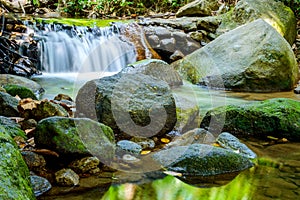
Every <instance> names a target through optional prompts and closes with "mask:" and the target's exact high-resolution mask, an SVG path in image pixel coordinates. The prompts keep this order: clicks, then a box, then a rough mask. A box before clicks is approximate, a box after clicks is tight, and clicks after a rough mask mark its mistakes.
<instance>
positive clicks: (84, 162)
mask: <svg viewBox="0 0 300 200" xmlns="http://www.w3.org/2000/svg"><path fill="white" fill-rule="evenodd" d="M99 164H100V160H99V159H98V158H97V157H85V158H82V159H79V160H75V161H73V162H71V163H70V164H69V167H70V168H71V169H73V170H74V171H75V172H77V173H86V172H91V171H93V170H94V169H96V168H98V166H99Z"/></svg>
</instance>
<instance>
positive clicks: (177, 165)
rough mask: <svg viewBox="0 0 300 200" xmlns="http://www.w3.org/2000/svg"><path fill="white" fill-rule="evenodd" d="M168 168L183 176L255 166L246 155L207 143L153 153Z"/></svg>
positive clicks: (211, 173) (218, 173)
mask: <svg viewBox="0 0 300 200" xmlns="http://www.w3.org/2000/svg"><path fill="white" fill-rule="evenodd" d="M153 158H154V160H156V161H157V162H158V163H159V164H161V165H162V166H164V167H165V168H166V169H167V170H170V171H173V172H177V173H181V174H182V175H183V176H214V175H220V174H227V173H235V172H238V171H242V170H245V169H247V168H250V167H252V166H253V163H252V162H251V161H250V160H249V159H248V158H246V157H244V156H242V155H239V154H236V153H234V152H232V151H229V150H226V149H223V148H219V147H214V146H210V145H207V144H192V145H189V146H177V147H172V148H170V149H167V150H162V151H159V152H157V153H155V154H154V155H153Z"/></svg>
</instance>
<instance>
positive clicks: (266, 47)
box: [172, 19, 298, 92]
mask: <svg viewBox="0 0 300 200" xmlns="http://www.w3.org/2000/svg"><path fill="white" fill-rule="evenodd" d="M236 38H239V39H238V40H236ZM225 50H226V51H225ZM172 66H174V68H175V69H178V70H179V72H180V73H181V74H182V75H183V78H184V79H186V80H188V81H191V82H192V83H200V84H204V85H206V86H208V87H212V88H224V87H225V88H226V89H228V90H235V91H249V92H271V91H272V92H273V91H284V90H291V89H292V88H293V87H294V85H295V83H296V81H298V66H297V63H296V59H295V55H294V53H293V51H292V49H291V47H290V45H289V44H288V43H287V42H286V40H284V39H283V38H282V36H281V35H280V34H278V32H277V31H276V30H275V29H274V28H273V27H271V26H270V25H269V24H268V23H266V22H265V21H264V20H262V19H259V20H256V21H254V22H252V23H250V24H247V25H244V26H241V27H239V28H236V29H234V30H232V31H230V32H227V33H225V34H223V35H221V36H219V37H218V38H217V39H215V40H214V41H212V42H210V43H209V44H207V45H206V46H205V47H203V48H201V49H199V50H197V51H195V52H194V53H192V54H190V55H188V56H186V57H185V58H183V59H182V60H179V61H177V62H175V63H172Z"/></svg>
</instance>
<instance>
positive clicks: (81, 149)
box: [34, 117, 115, 162]
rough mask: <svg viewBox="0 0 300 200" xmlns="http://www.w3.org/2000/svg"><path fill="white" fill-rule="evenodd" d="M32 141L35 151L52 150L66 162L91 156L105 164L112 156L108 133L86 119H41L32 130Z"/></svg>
mask: <svg viewBox="0 0 300 200" xmlns="http://www.w3.org/2000/svg"><path fill="white" fill-rule="evenodd" d="M34 140H35V143H36V146H37V147H38V148H46V149H50V150H53V151H55V152H57V153H58V154H59V155H60V157H63V158H68V159H71V158H72V159H76V158H82V157H86V156H91V155H94V156H97V157H98V158H99V160H101V161H102V162H105V161H110V160H111V159H112V158H113V156H114V152H115V144H114V134H113V131H112V129H111V128H109V127H108V126H105V125H104V124H101V123H98V122H96V121H93V120H91V119H87V118H67V117H49V118H46V119H43V120H41V121H40V122H39V123H38V125H37V127H36V132H35V135H34Z"/></svg>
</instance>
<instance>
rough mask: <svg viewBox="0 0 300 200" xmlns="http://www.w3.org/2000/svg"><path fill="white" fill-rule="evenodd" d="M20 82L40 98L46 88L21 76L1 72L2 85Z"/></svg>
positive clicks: (0, 80) (19, 83) (0, 82)
mask: <svg viewBox="0 0 300 200" xmlns="http://www.w3.org/2000/svg"><path fill="white" fill-rule="evenodd" d="M8 84H18V85H22V86H24V87H27V88H29V89H30V90H31V91H32V92H33V93H34V94H35V95H36V96H37V97H38V98H39V97H40V96H41V95H42V94H43V93H44V91H45V90H44V89H43V88H42V86H41V85H39V84H38V83H36V82H34V81H32V80H30V79H27V78H25V77H21V76H15V75H11V74H0V85H3V86H5V85H8Z"/></svg>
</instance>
